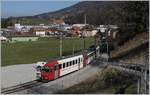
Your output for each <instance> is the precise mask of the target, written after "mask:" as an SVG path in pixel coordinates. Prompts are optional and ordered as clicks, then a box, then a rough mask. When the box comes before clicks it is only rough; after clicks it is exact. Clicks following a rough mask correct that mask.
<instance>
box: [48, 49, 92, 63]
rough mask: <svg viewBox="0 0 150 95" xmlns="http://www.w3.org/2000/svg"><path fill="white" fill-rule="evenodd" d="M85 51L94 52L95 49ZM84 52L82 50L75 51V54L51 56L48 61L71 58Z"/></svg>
mask: <svg viewBox="0 0 150 95" xmlns="http://www.w3.org/2000/svg"><path fill="white" fill-rule="evenodd" d="M84 52H93V51H90V50H85V51H84ZM84 52H83V51H81V52H78V53H75V54H74V55H67V56H61V57H53V58H50V59H48V60H46V62H49V61H53V60H61V59H66V58H70V57H74V56H79V55H82V54H83V53H84Z"/></svg>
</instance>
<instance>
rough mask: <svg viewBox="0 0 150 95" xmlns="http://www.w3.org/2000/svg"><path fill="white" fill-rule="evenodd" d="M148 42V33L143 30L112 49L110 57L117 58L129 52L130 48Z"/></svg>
mask: <svg viewBox="0 0 150 95" xmlns="http://www.w3.org/2000/svg"><path fill="white" fill-rule="evenodd" d="M148 42H149V34H148V32H143V33H141V34H137V35H136V36H135V37H134V38H132V39H131V40H130V41H128V42H126V43H125V44H124V45H122V46H120V47H118V48H117V49H116V50H113V51H112V52H111V53H110V56H111V59H113V58H117V57H120V56H123V55H125V54H126V53H130V51H131V50H134V49H136V48H137V47H139V46H141V45H143V44H145V43H148Z"/></svg>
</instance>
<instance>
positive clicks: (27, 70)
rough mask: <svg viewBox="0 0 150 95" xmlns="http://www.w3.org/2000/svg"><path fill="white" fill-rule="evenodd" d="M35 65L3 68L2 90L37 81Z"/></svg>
mask: <svg viewBox="0 0 150 95" xmlns="http://www.w3.org/2000/svg"><path fill="white" fill-rule="evenodd" d="M34 65H35V64H22V65H12V66H5V67H1V88H7V87H10V86H14V85H17V84H20V83H25V82H28V81H31V80H35V78H36V77H35V76H36V71H35V69H34V67H33V66H34Z"/></svg>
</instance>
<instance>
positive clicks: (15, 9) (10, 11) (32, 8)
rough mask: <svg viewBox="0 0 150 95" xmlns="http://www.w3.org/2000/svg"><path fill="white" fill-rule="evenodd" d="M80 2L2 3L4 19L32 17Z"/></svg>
mask: <svg viewBox="0 0 150 95" xmlns="http://www.w3.org/2000/svg"><path fill="white" fill-rule="evenodd" d="M78 2H79V1H42V0H41V1H2V3H1V16H2V18H6V17H10V16H32V15H36V14H41V13H45V12H51V11H56V10H59V9H62V8H65V7H69V6H71V5H74V4H76V3H78Z"/></svg>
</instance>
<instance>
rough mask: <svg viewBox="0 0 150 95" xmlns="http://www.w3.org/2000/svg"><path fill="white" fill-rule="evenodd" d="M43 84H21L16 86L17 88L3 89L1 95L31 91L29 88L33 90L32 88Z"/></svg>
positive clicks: (32, 82) (36, 82) (35, 81)
mask: <svg viewBox="0 0 150 95" xmlns="http://www.w3.org/2000/svg"><path fill="white" fill-rule="evenodd" d="M41 84H43V83H42V82H38V81H37V80H33V81H29V82H26V83H23V84H19V85H16V86H11V87H8V88H3V89H1V93H2V94H10V93H14V92H18V91H21V90H25V89H29V88H32V87H35V86H38V85H41Z"/></svg>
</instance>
